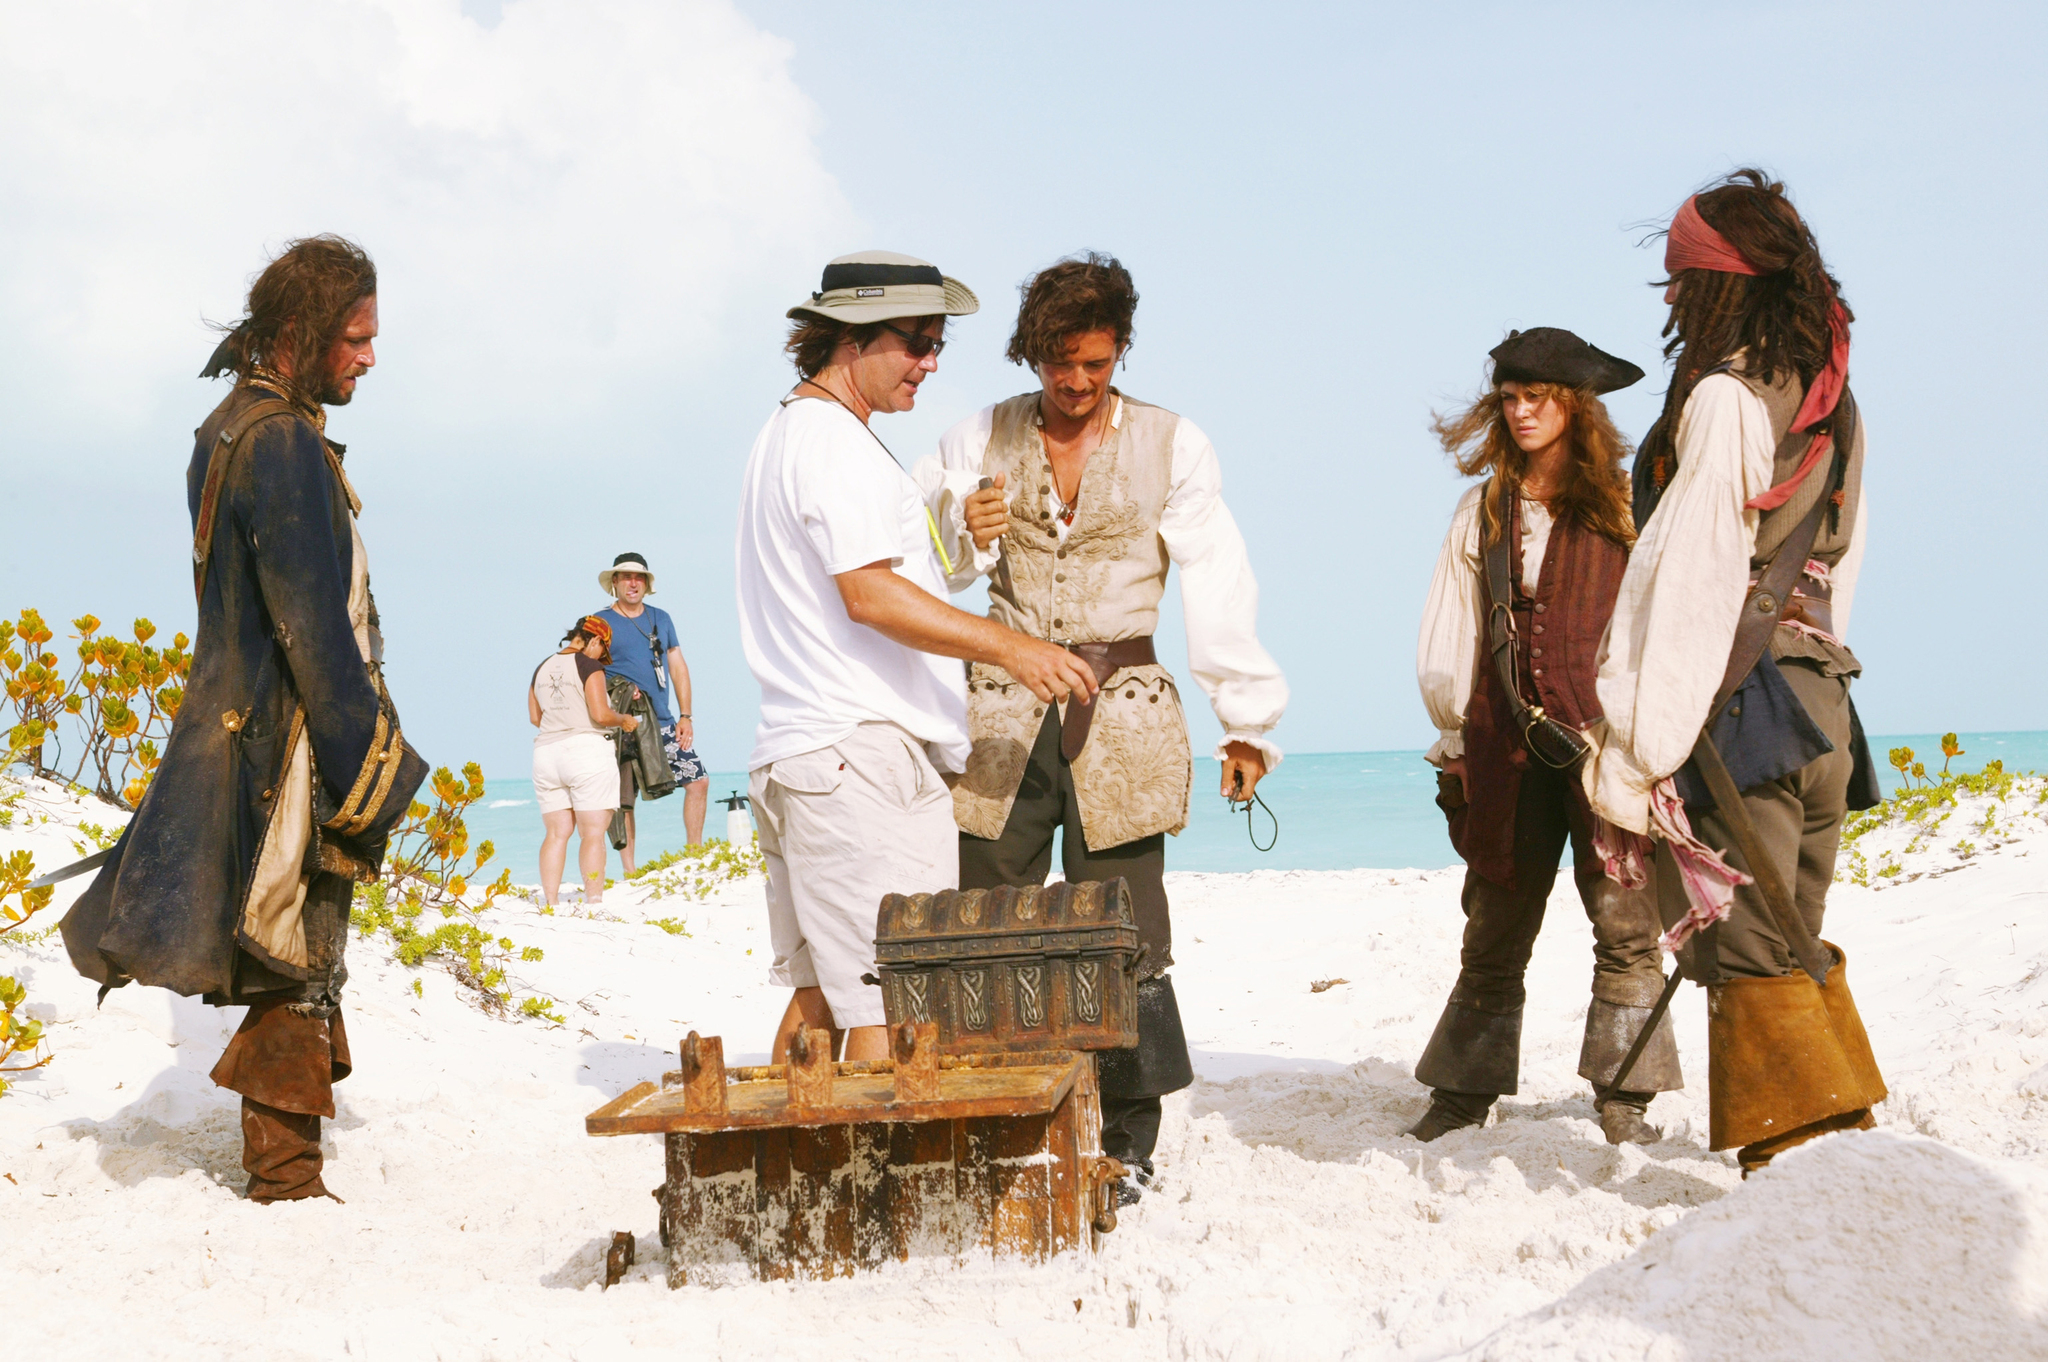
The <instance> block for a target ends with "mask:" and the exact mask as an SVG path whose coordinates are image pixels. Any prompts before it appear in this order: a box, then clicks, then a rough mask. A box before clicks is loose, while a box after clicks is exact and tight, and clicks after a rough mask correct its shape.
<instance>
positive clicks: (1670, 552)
mask: <svg viewBox="0 0 2048 1362" xmlns="http://www.w3.org/2000/svg"><path fill="white" fill-rule="evenodd" d="M1776 446H1777V442H1776V441H1775V440H1774V439H1773V438H1772V435H1771V418H1770V413H1769V411H1768V410H1766V409H1765V407H1764V404H1763V400H1762V399H1761V398H1759V397H1757V396H1756V395H1755V394H1754V393H1752V392H1751V391H1750V390H1749V389H1748V388H1747V387H1746V386H1744V385H1743V383H1742V382H1741V381H1740V380H1739V379H1736V378H1734V377H1732V376H1730V375H1727V374H1714V375H1711V376H1710V377H1707V378H1704V379H1702V380H1700V383H1699V386H1698V387H1696V388H1694V389H1693V391H1692V395H1691V396H1689V397H1688V398H1687V399H1686V402H1685V410H1684V412H1683V413H1682V414H1681V416H1680V418H1679V422H1678V438H1677V448H1678V475H1677V476H1676V477H1675V478H1673V479H1672V480H1671V485H1670V486H1669V487H1667V488H1665V489H1664V496H1663V498H1662V499H1661V500H1660V501H1659V502H1658V504H1657V511H1656V514H1654V515H1652V516H1651V517H1650V523H1649V524H1647V525H1644V526H1642V527H1640V537H1639V538H1638V539H1637V540H1636V546H1635V550H1634V551H1633V552H1632V553H1631V554H1630V555H1629V562H1628V571H1627V572H1626V573H1625V574H1624V575H1623V577H1622V580H1621V592H1620V595H1619V596H1618V597H1617V598H1616V601H1615V606H1614V618H1613V620H1612V622H1611V623H1610V624H1609V625H1608V627H1607V640H1606V643H1605V644H1604V645H1603V646H1602V648H1601V652H1600V675H1599V679H1598V681H1597V683H1596V685H1597V689H1598V693H1599V696H1600V705H1601V708H1602V710H1603V711H1604V712H1605V717H1604V718H1603V719H1602V720H1600V721H1599V722H1598V723H1596V724H1594V726H1593V729H1592V732H1591V734H1590V736H1591V737H1592V739H1593V741H1594V743H1595V745H1596V748H1597V750H1596V751H1595V753H1594V755H1593V757H1592V759H1591V760H1590V761H1588V762H1587V763H1586V767H1585V774H1584V778H1585V782H1586V792H1587V794H1588V796H1589V797H1590V798H1591V800H1592V804H1593V808H1594V810H1595V811H1596V812H1598V813H1599V814H1600V815H1601V817H1603V818H1605V819H1607V821H1609V822H1610V823H1613V824H1615V825H1616V826H1618V827H1624V828H1628V829H1630V830H1632V831H1635V832H1640V833H1647V832H1648V831H1649V826H1650V814H1649V806H1650V788H1651V787H1652V786H1654V785H1655V784H1656V783H1657V782H1658V781H1660V780H1662V779H1663V778H1664V777H1666V776H1668V775H1670V774H1671V773H1672V772H1674V771H1676V770H1677V769H1678V768H1679V767H1680V766H1683V765H1684V764H1685V762H1686V760H1687V758H1688V757H1690V756H1691V754H1692V747H1693V743H1694V742H1695V741H1696V740H1697V739H1698V738H1699V733H1700V727H1701V725H1702V724H1704V723H1705V722H1706V717H1707V707H1708V706H1709V705H1711V704H1712V703H1713V700H1714V691H1715V689H1716V688H1717V687H1719V685H1720V684H1721V676H1722V673H1724V672H1725V671H1726V670H1727V668H1728V650H1729V649H1730V648H1731V647H1733V646H1734V643H1735V625H1736V621H1737V619H1738V617H1739V616H1740V615H1741V613H1742V602H1743V598H1744V596H1745V595H1746V594H1747V593H1748V590H1749V564H1750V558H1751V556H1752V555H1753V554H1754V553H1755V551H1756V529H1757V523H1758V520H1759V519H1760V518H1761V512H1757V511H1750V510H1745V509H1744V503H1745V502H1748V501H1749V500H1750V499H1752V498H1753V497H1755V496H1757V495H1758V494H1760V493H1762V492H1765V491H1768V490H1769V489H1770V486H1771V479H1772V476H1773V474H1774V472H1775V466H1774V462H1773V460H1774V456H1775V454H1776ZM1820 472H1821V470H1816V472H1815V476H1819V475H1820ZM1865 505H1866V501H1865V498H1863V497H1858V498H1857V511H1856V524H1855V527H1854V528H1853V530H1852V531H1851V533H1850V543H1849V550H1848V552H1847V553H1846V554H1844V555H1843V558H1842V561H1841V562H1840V563H1838V564H1837V565H1836V567H1835V570H1834V572H1833V573H1832V574H1831V575H1832V577H1833V581H1834V622H1835V628H1836V630H1837V631H1838V633H1839V635H1840V636H1841V637H1842V638H1843V639H1844V640H1845V641H1846V639H1847V636H1848V629H1849V609H1850V606H1851V605H1852V604H1853V602H1854V598H1855V592H1856V577H1857V574H1858V571H1859V570H1860V568H1861V566H1862V562H1863V544H1864V538H1865V534H1864V528H1865V523H1866V520H1867V517H1866V514H1865Z"/></svg>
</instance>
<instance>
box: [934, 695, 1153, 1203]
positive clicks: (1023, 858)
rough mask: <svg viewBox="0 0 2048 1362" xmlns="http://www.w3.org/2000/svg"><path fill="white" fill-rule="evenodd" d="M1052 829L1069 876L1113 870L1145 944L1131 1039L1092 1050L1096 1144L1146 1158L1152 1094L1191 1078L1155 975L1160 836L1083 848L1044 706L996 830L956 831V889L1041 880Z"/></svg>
mask: <svg viewBox="0 0 2048 1362" xmlns="http://www.w3.org/2000/svg"><path fill="white" fill-rule="evenodd" d="M1056 831H1057V832H1061V833H1062V834H1063V835H1062V838H1061V843H1060V865H1061V869H1062V870H1064V871H1065V873H1066V877H1067V880H1068V881H1069V882H1070V883H1074V884H1080V883H1084V882H1086V881H1089V880H1110V879H1116V878H1118V877H1121V878H1122V879H1123V881H1124V883H1125V885H1126V886H1128V887H1129V889H1130V894H1131V908H1132V911H1133V913H1134V914H1135V915H1136V917H1137V919H1138V944H1139V946H1140V947H1141V948H1142V949H1143V950H1144V951H1145V959H1144V964H1143V966H1142V968H1141V971H1140V972H1141V974H1142V975H1143V976H1145V978H1144V982H1142V983H1141V984H1140V985H1139V999H1138V1044H1137V1047H1136V1048H1135V1049H1132V1050H1106V1051H1104V1052H1103V1053H1102V1056H1101V1068H1102V1149H1103V1152H1104V1153H1106V1154H1109V1155H1110V1156H1111V1157H1113V1158H1119V1159H1123V1160H1124V1161H1125V1162H1127V1163H1139V1164H1149V1163H1150V1161H1151V1157H1152V1150H1153V1148H1154V1146H1155V1145H1156V1144H1157V1142H1158V1139H1159V1099H1160V1097H1161V1096H1162V1095H1164V1094H1166V1093H1169V1092H1174V1091H1177V1090H1178V1089H1181V1088H1184V1087H1186V1086H1187V1085H1188V1084H1189V1083H1191V1082H1193V1081H1194V1073H1193V1069H1192V1066H1191V1065H1190V1063H1189V1060H1188V1051H1187V1041H1186V1039H1185V1037H1184V1035H1183V1034H1182V1031H1181V1023H1180V1009H1179V1008H1178V1006H1176V1005H1175V1003H1174V999H1173V991H1172V985H1171V983H1170V982H1169V981H1167V980H1165V979H1162V978H1159V977H1158V976H1160V975H1162V974H1164V973H1165V971H1166V970H1167V968H1168V967H1169V966H1171V965H1172V964H1173V920H1172V918H1171V916H1170V915H1169V913H1168V909H1167V902H1166V881H1165V878H1164V877H1165V874H1166V834H1165V833H1163V832H1157V833H1154V834H1152V835H1151V836H1150V837H1140V838H1138V839H1137V840H1136V841H1134V842H1126V843H1124V844H1123V845H1122V846H1114V847H1104V848H1101V849H1100V850H1093V849H1090V847H1089V846H1088V838H1087V836H1086V835H1085V834H1084V833H1083V832H1082V830H1081V805H1080V801H1079V800H1078V799H1077V798H1076V797H1075V795H1074V776H1073V769H1072V767H1071V766H1070V765H1069V764H1068V762H1067V760H1066V759H1065V758H1064V757H1062V756H1061V755H1060V725H1059V709H1058V707H1057V706H1054V705H1048V706H1046V715H1045V723H1044V724H1043V725H1042V726H1041V727H1040V728H1039V730H1038V737H1037V740H1036V741H1035V742H1033V744H1032V746H1031V756H1030V758H1029V760H1028V761H1027V762H1026V763H1025V767H1024V777H1023V780H1022V781H1021V782H1020V783H1019V785H1018V787H1017V799H1016V802H1015V803H1014V804H1012V805H1011V806H1010V818H1009V821H1008V822H1006V823H1005V824H1003V834H1002V836H1000V837H996V838H993V839H991V838H986V837H975V836H972V835H971V834H968V833H964V832H963V833H961V834H960V887H961V888H962V889H995V888H999V887H1000V886H1003V885H1015V886H1018V887H1020V888H1021V887H1025V886H1030V885H1039V884H1044V883H1045V877H1046V874H1047V873H1048V872H1049V871H1050V870H1051V869H1052V838H1053V833H1054V832H1056Z"/></svg>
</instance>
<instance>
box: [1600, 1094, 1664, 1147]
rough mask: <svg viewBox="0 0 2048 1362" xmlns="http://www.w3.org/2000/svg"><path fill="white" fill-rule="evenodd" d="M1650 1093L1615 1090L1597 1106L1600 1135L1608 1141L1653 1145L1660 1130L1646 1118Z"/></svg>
mask: <svg viewBox="0 0 2048 1362" xmlns="http://www.w3.org/2000/svg"><path fill="white" fill-rule="evenodd" d="M1656 1095H1657V1094H1656V1093H1654V1092H1618V1093H1616V1094H1614V1096H1612V1097H1610V1098H1608V1099H1607V1101H1606V1103H1605V1104H1604V1105H1602V1106H1601V1108H1600V1134H1601V1135H1602V1136H1604V1137H1605V1138H1606V1140H1607V1143H1609V1144H1655V1143H1657V1141H1659V1140H1661V1139H1663V1138H1664V1132H1663V1131H1662V1130H1659V1129H1658V1128H1657V1127H1656V1126H1653V1125H1651V1124H1650V1123H1649V1121H1648V1120H1647V1119H1646V1118H1647V1117H1648V1116H1649V1114H1650V1101H1651V1099H1652V1098H1654V1097H1656Z"/></svg>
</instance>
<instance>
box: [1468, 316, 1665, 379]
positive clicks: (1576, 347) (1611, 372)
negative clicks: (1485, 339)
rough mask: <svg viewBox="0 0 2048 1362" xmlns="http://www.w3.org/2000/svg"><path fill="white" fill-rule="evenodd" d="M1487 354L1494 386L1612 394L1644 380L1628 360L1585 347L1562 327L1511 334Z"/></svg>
mask: <svg viewBox="0 0 2048 1362" xmlns="http://www.w3.org/2000/svg"><path fill="white" fill-rule="evenodd" d="M1486 353H1487V354H1488V355H1489V356H1491V357H1492V359H1493V381H1494V382H1495V383H1504V382H1507V381H1509V380H1510V379H1512V380H1513V381H1514V382H1517V383H1562V384H1564V385H1565V386H1566V387H1568V388H1591V389H1592V390H1593V391H1594V392H1595V393H1611V392H1614V391H1616V390H1617V389H1620V388H1626V387H1627V386H1629V384H1631V383H1639V382H1641V381H1642V377H1643V371H1642V370H1641V369H1638V368H1637V367H1636V366H1635V365H1633V364H1630V363H1629V362H1628V361H1627V360H1625V359H1619V358H1617V357H1615V356H1613V355H1610V354H1608V353H1607V352H1606V351H1605V350H1601V349H1599V348H1597V347H1595V346H1591V345H1588V344H1586V343H1585V342H1584V341H1582V340H1580V339H1579V338H1578V337H1577V336H1574V335H1573V334H1572V333H1571V332H1569V331H1567V330H1565V329H1564V328H1563V327H1561V326H1532V327H1530V328H1529V329H1528V330H1527V331H1510V332H1508V338H1507V339H1506V340H1504V341H1502V342H1501V343H1500V344H1499V345H1496V346H1494V347H1493V349H1491V350H1489V351H1487V352H1486Z"/></svg>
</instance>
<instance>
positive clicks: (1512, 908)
mask: <svg viewBox="0 0 2048 1362" xmlns="http://www.w3.org/2000/svg"><path fill="white" fill-rule="evenodd" d="M1576 779H1577V777H1576V776H1575V775H1573V774H1569V773H1566V772H1562V771H1554V770H1552V769H1551V768H1550V767H1548V766H1542V765H1539V764H1535V763H1531V767H1530V769H1529V770H1527V771H1525V772H1523V773H1522V788H1521V794H1520V796H1519V797H1518V799H1517V800H1516V803H1515V887H1514V888H1513V889H1503V888H1501V887H1500V886H1499V885H1497V884H1495V883H1493V882H1492V881H1491V880H1488V879H1486V878H1485V877H1484V876H1481V875H1479V874H1477V873H1475V872H1473V871H1470V870H1468V871H1466V872H1465V892H1464V894H1463V896H1462V901H1463V904H1464V909H1465V943H1464V949H1463V951H1462V952H1461V954H1460V957H1459V964H1460V969H1459V971H1458V983H1457V987H1455V988H1454V989H1452V990H1451V1001H1452V1002H1454V1003H1457V1004H1459V1005H1460V1006H1463V1007H1470V1008H1473V1009H1475V1010H1477V1011H1480V1012H1494V1013H1502V1014H1505V1013H1510V1012H1520V1011H1521V1010H1522V1004H1523V1001H1524V999H1525V998H1526V996H1527V990H1526V988H1525V987H1524V986H1523V982H1522V981H1523V977H1524V976H1525V975H1526V974H1527V973H1528V971H1529V956H1530V953H1531V952H1533V951H1534V950H1535V949H1536V934H1537V933H1538V932H1539V931H1541V930H1542V929H1543V910H1544V907H1545V906H1546V904H1547V903H1548V902H1549V900H1550V890H1551V886H1552V885H1554V884H1556V883H1557V870H1558V862H1559V861H1560V860H1561V859H1563V856H1564V848H1565V843H1566V841H1567V840H1569V841H1570V843H1571V848H1572V878H1573V879H1574V880H1575V881H1576V882H1577V884H1578V889H1579V901H1580V902H1581V903H1583V904H1584V905H1585V908H1586V918H1587V920H1588V921H1590V922H1591V923H1592V924H1593V996H1594V997H1595V998H1597V999H1599V1000H1600V1001H1601V1002H1607V1003H1614V1004H1617V1005H1619V1006H1623V1007H1649V1006H1650V1005H1651V1004H1653V1003H1655V1002H1656V1001H1657V995H1658V994H1659V993H1660V992H1662V991H1663V988H1664V960H1663V956H1662V955H1661V954H1660V953H1659V952H1658V948H1657V937H1658V934H1659V931H1660V926H1659V923H1658V919H1657V913H1656V909H1655V907H1654V902H1653V900H1652V899H1651V897H1650V895H1649V893H1648V892H1647V891H1634V890H1627V889H1623V888H1622V887H1621V886H1620V885H1618V884H1616V883H1614V882H1613V881H1612V880H1610V879H1608V878H1607V876H1606V874H1605V873H1604V871H1603V869H1602V867H1601V864H1600V856H1599V854H1598V853H1597V852H1595V851H1594V850H1593V834H1592V829H1591V828H1590V827H1589V826H1588V823H1587V818H1586V813H1585V810H1584V808H1583V807H1582V806H1581V804H1580V803H1579V801H1578V799H1576V798H1575V797H1574V795H1573V792H1572V789H1571V785H1570V784H1569V783H1568V782H1573V781H1575V780H1576ZM1670 878H1672V879H1675V878H1676V876H1675V875H1673V876H1671V877H1670Z"/></svg>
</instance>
